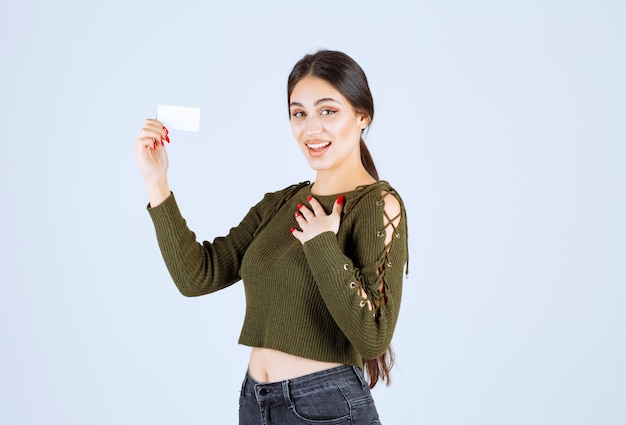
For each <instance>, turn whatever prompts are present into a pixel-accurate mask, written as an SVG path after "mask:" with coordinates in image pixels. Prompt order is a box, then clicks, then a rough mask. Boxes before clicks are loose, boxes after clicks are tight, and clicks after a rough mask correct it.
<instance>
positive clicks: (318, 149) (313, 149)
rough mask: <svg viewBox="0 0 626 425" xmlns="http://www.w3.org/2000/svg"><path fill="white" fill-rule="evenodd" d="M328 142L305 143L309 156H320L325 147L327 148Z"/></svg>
mask: <svg viewBox="0 0 626 425" xmlns="http://www.w3.org/2000/svg"><path fill="white" fill-rule="evenodd" d="M330 144H331V143H330V142H316V143H306V147H307V148H308V149H309V154H310V155H311V156H320V155H323V154H324V152H326V149H328V147H329V146H330Z"/></svg>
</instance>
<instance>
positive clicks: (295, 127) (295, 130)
mask: <svg viewBox="0 0 626 425" xmlns="http://www.w3.org/2000/svg"><path fill="white" fill-rule="evenodd" d="M289 123H290V124H291V133H292V134H293V137H295V138H296V139H298V138H299V135H300V133H302V124H301V123H299V122H297V121H294V120H291V121H289Z"/></svg>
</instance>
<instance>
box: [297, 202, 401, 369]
mask: <svg viewBox="0 0 626 425" xmlns="http://www.w3.org/2000/svg"><path fill="white" fill-rule="evenodd" d="M379 193H380V192H379ZM380 199H383V200H384V202H381V203H379V204H376V201H372V198H369V197H368V199H363V200H361V201H360V202H362V203H365V204H364V205H360V206H358V207H355V210H354V211H352V213H353V214H359V215H358V216H356V218H355V221H354V227H353V232H352V234H351V235H349V238H350V245H351V246H353V247H354V249H352V250H351V252H349V253H344V251H343V250H342V245H345V244H342V243H340V241H338V239H337V236H336V235H335V234H334V233H333V232H331V231H327V232H324V233H321V234H319V235H317V236H316V237H314V238H312V239H310V240H308V241H307V242H305V243H304V252H305V254H306V256H307V260H308V262H309V266H310V267H311V271H312V273H313V276H314V278H315V280H316V282H317V285H318V288H319V291H320V294H321V295H322V297H323V298H324V301H325V303H326V306H327V307H328V310H329V311H330V314H331V315H332V316H333V319H334V320H335V322H336V323H337V324H338V326H339V327H340V328H341V330H342V331H343V333H344V334H345V335H346V337H347V338H348V339H349V340H350V342H351V343H352V344H353V345H354V346H355V348H356V349H357V350H358V351H359V353H361V355H362V356H363V358H365V359H373V358H376V357H378V356H379V355H381V354H382V353H384V352H385V351H386V350H387V348H388V347H389V344H390V342H391V338H392V336H393V332H394V329H395V326H396V322H397V318H398V313H399V309H400V299H401V295H402V280H403V272H404V265H405V263H406V261H407V243H406V237H407V234H406V230H407V229H406V218H405V217H404V211H403V208H402V204H401V203H400V201H399V198H396V197H395V196H394V195H393V194H392V193H391V192H388V191H383V192H382V193H381V196H380ZM361 208H363V209H361ZM346 254H348V255H346Z"/></svg>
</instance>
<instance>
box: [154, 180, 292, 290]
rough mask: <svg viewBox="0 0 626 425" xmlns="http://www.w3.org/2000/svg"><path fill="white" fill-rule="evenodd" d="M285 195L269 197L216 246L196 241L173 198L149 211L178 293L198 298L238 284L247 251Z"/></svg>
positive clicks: (252, 209)
mask: <svg viewBox="0 0 626 425" xmlns="http://www.w3.org/2000/svg"><path fill="white" fill-rule="evenodd" d="M282 194H283V192H282V191H281V192H275V193H268V194H266V195H265V196H264V198H263V200H262V201H261V202H259V203H258V204H257V205H255V206H254V207H252V208H251V209H250V211H249V212H248V214H246V216H245V217H244V219H243V220H242V221H241V223H240V224H239V225H238V226H236V227H233V228H232V229H231V230H230V232H229V233H228V235H227V236H225V237H218V238H215V239H214V240H213V242H208V241H204V242H202V243H199V242H197V241H196V235H195V234H194V232H192V231H191V230H190V229H189V228H188V227H187V224H186V221H185V219H184V218H183V217H182V215H181V213H180V211H179V209H178V205H177V204H176V200H175V198H174V195H173V194H171V195H170V196H169V197H168V198H167V199H165V201H163V202H162V203H161V204H159V205H158V206H156V207H154V208H149V209H148V211H149V213H150V216H151V218H152V220H153V223H154V227H155V230H156V235H157V240H158V242H159V248H160V249H161V254H162V255H163V259H164V260H165V264H166V266H167V269H168V271H169V272H170V275H171V276H172V279H173V280H174V283H175V284H176V286H177V287H178V290H179V291H180V292H181V293H182V294H183V295H185V296H189V297H191V296H199V295H204V294H208V293H211V292H215V291H217V290H220V289H223V288H225V287H227V286H229V285H231V284H233V283H235V282H237V281H238V280H239V279H240V275H239V269H240V266H241V260H242V258H243V255H244V254H245V252H246V249H247V248H248V246H249V244H250V243H251V242H252V240H253V239H254V236H255V235H256V233H257V232H258V230H259V229H260V227H261V226H262V225H263V224H264V223H265V222H266V221H267V218H268V216H269V215H270V214H271V211H273V209H274V208H275V207H276V205H278V204H279V203H280V202H281V200H282V198H283V195H282Z"/></svg>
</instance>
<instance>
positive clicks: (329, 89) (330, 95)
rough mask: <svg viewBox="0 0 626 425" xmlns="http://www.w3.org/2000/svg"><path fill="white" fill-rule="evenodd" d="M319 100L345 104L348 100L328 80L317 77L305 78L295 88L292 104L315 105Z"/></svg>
mask: <svg viewBox="0 0 626 425" xmlns="http://www.w3.org/2000/svg"><path fill="white" fill-rule="evenodd" d="M319 99H334V100H336V101H338V102H339V103H345V102H346V99H345V98H344V97H343V95H342V94H341V92H340V91H339V90H337V89H336V88H335V87H334V86H333V85H332V84H330V83H329V82H328V81H326V80H322V79H321V78H317V77H310V76H309V77H304V78H303V79H301V80H300V81H298V83H297V84H296V85H295V86H294V88H293V91H292V92H291V98H290V102H297V103H301V104H303V105H307V104H314V103H315V102H316V101H318V100H319Z"/></svg>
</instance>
